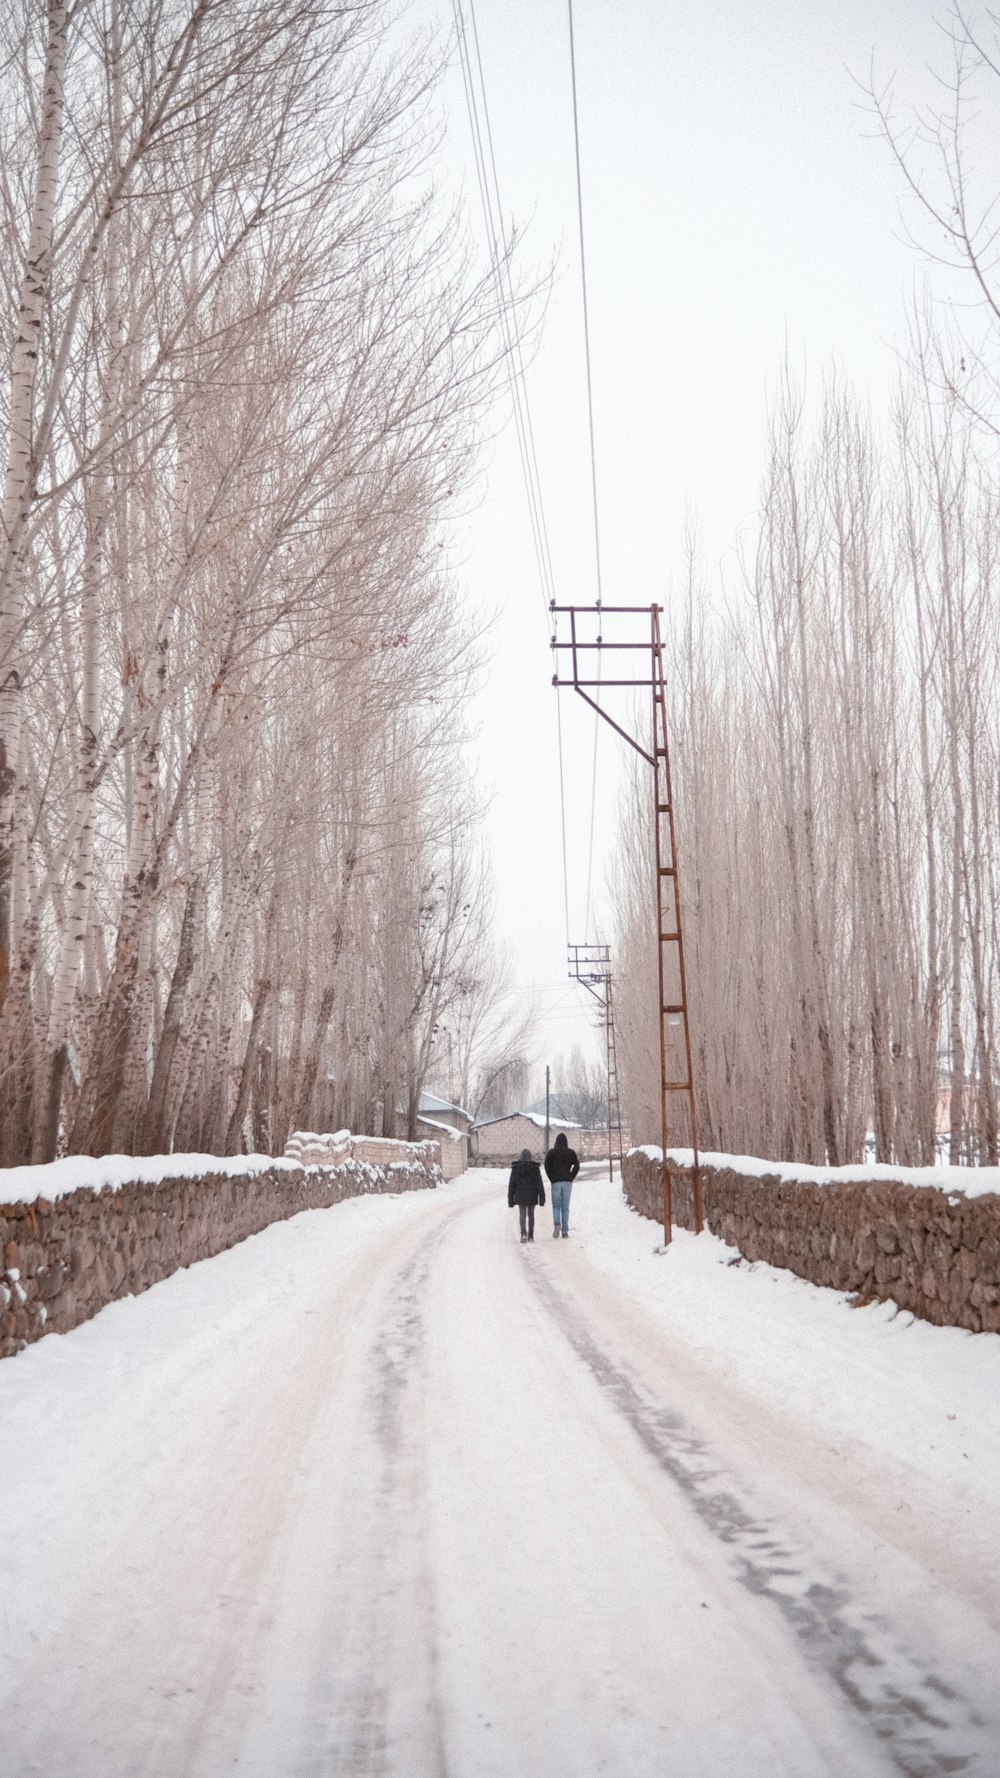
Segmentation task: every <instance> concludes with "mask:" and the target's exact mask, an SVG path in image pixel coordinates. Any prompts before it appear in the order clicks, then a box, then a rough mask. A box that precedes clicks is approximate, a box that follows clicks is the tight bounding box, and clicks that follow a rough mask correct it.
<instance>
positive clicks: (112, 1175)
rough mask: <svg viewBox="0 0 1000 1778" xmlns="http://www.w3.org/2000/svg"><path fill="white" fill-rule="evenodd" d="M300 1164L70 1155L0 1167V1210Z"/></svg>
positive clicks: (266, 1159)
mask: <svg viewBox="0 0 1000 1778" xmlns="http://www.w3.org/2000/svg"><path fill="white" fill-rule="evenodd" d="M299 1165H300V1163H299V1162H298V1161H289V1160H283V1159H278V1160H275V1159H274V1158H273V1156H271V1155H268V1154H238V1155H217V1154H156V1155H148V1156H136V1155H131V1154H105V1155H101V1157H100V1159H99V1160H95V1158H94V1157H93V1155H88V1154H71V1155H67V1156H66V1157H65V1159H64V1160H61V1161H49V1162H47V1163H46V1164H45V1165H43V1166H40V1167H0V1204H34V1203H36V1202H37V1200H38V1199H39V1198H47V1199H49V1201H50V1202H51V1201H53V1200H54V1199H56V1198H64V1197H67V1196H68V1194H69V1193H70V1192H74V1191H79V1190H80V1189H81V1188H82V1189H84V1190H87V1191H92V1192H101V1191H121V1188H122V1186H123V1185H159V1183H160V1181H161V1180H163V1179H203V1178H204V1177H205V1175H206V1174H209V1173H215V1174H219V1173H228V1174H230V1175H232V1176H234V1177H236V1176H241V1175H247V1174H251V1173H266V1172H268V1171H269V1169H270V1168H272V1167H285V1168H288V1169H289V1170H291V1171H297V1170H298V1168H299Z"/></svg>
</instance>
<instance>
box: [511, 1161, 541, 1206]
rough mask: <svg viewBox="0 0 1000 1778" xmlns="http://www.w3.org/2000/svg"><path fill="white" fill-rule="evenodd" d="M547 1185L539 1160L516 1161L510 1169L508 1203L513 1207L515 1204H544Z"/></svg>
mask: <svg viewBox="0 0 1000 1778" xmlns="http://www.w3.org/2000/svg"><path fill="white" fill-rule="evenodd" d="M544 1202H545V1187H544V1185H543V1184H542V1171H541V1168H540V1167H539V1165H538V1162H537V1161H515V1162H514V1165H513V1166H512V1168H511V1170H510V1179H509V1181H508V1183H507V1203H508V1205H509V1206H510V1208H511V1209H513V1208H514V1205H515V1204H544Z"/></svg>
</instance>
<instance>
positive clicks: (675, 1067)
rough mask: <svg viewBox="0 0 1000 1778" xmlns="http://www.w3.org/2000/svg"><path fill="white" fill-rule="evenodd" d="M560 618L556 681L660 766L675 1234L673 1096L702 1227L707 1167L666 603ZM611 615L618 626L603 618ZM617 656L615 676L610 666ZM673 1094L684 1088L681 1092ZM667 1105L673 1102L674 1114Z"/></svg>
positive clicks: (658, 831)
mask: <svg viewBox="0 0 1000 1778" xmlns="http://www.w3.org/2000/svg"><path fill="white" fill-rule="evenodd" d="M549 609H550V611H551V612H552V615H553V619H554V620H556V621H558V618H559V617H560V616H562V615H565V616H568V618H569V627H570V634H569V640H568V641H560V640H559V638H558V636H557V635H553V637H552V648H553V652H554V653H555V657H556V666H557V668H558V665H559V659H560V654H566V653H568V654H569V657H570V658H569V666H570V669H571V671H570V675H569V676H568V677H563V676H561V675H560V674H559V672H558V671H557V672H556V673H555V674H554V676H553V680H552V683H553V685H555V686H557V687H558V686H563V685H568V686H572V688H573V690H574V691H576V692H579V694H580V696H581V697H582V698H583V700H584V702H585V703H587V704H589V705H590V707H591V709H592V710H595V711H596V712H597V714H598V716H600V717H602V718H603V720H604V721H605V722H607V723H610V725H611V727H612V728H613V729H614V730H615V732H616V734H619V735H620V736H621V738H622V740H623V741H627V742H628V744H629V746H630V747H633V748H634V749H635V751H636V752H637V753H638V754H639V756H640V758H642V759H644V760H645V761H646V764H647V765H649V766H651V767H652V768H653V823H654V833H655V839H656V931H657V955H658V963H659V967H658V989H659V994H658V1006H659V1013H658V1018H657V1024H658V1027H659V1034H660V1144H661V1149H662V1154H663V1163H662V1166H663V1174H662V1180H663V1240H664V1244H665V1245H666V1244H667V1243H669V1241H670V1236H671V1227H672V1222H673V1214H672V1211H673V1206H672V1201H671V1190H670V1171H669V1168H668V1166H667V1139H668V1134H670V1133H672V1126H673V1110H672V1107H673V1105H674V1104H680V1105H681V1106H682V1107H683V1106H684V1105H685V1104H686V1109H687V1123H688V1132H687V1133H688V1135H689V1140H690V1147H691V1150H692V1170H691V1186H692V1198H693V1207H694V1226H695V1232H696V1233H700V1231H701V1227H702V1213H701V1169H700V1167H699V1163H698V1125H697V1119H696V1116H695V1102H694V1079H693V1071H692V1061H691V1030H690V1024H689V1021H688V1005H687V980H686V976H685V971H684V939H683V935H682V932H681V896H680V882H679V878H678V875H677V835H676V830H675V827H674V807H673V789H672V786H671V781H670V749H669V744H668V739H667V689H666V677H665V674H664V669H663V639H662V636H661V634H660V612H661V607H660V606H659V605H604V604H602V602H601V601H600V600H598V602H597V603H596V604H595V605H557V604H556V602H555V600H553V601H552V603H551V605H550V607H549ZM609 621H610V630H611V634H610V635H609V636H608V637H607V638H605V635H604V626H605V624H606V623H609ZM606 656H610V658H611V660H612V662H613V663H614V666H613V667H612V668H611V669H610V677H609V674H608V673H607V672H604V671H603V667H604V659H605V657H606ZM616 691H631V692H633V693H634V692H635V691H640V692H641V691H645V692H647V693H649V694H650V697H651V703H652V730H651V739H650V742H649V744H648V745H647V744H645V743H644V742H643V741H642V740H641V739H640V738H639V737H638V736H637V735H635V734H633V733H631V732H630V729H629V728H627V727H625V726H623V724H624V723H625V722H628V721H631V717H630V716H628V715H625V716H623V721H622V722H618V721H616V720H615V718H614V717H613V716H612V715H610V713H609V712H608V711H607V710H606V709H603V708H602V707H601V705H600V703H598V701H597V697H595V696H594V693H595V692H596V693H597V694H598V695H600V694H604V693H608V692H612V693H614V692H616ZM672 1095H677V1097H676V1099H675V1098H673V1097H672ZM668 1106H670V1107H671V1110H670V1112H669V1114H668Z"/></svg>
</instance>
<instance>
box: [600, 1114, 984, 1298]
mask: <svg viewBox="0 0 1000 1778" xmlns="http://www.w3.org/2000/svg"><path fill="white" fill-rule="evenodd" d="M690 1162H691V1151H690V1150H686V1151H685V1150H683V1149H679V1150H676V1151H673V1150H671V1151H668V1164H669V1166H670V1172H671V1182H672V1189H671V1197H672V1205H673V1217H674V1221H675V1223H679V1224H680V1225H681V1226H682V1227H684V1228H691V1227H692V1225H693V1216H692V1204H691V1173H690ZM701 1177H702V1201H703V1207H704V1214H705V1221H706V1223H707V1224H708V1226H709V1228H710V1229H711V1230H712V1233H713V1234H715V1235H718V1236H719V1237H720V1238H721V1239H722V1240H723V1241H725V1242H726V1243H727V1244H728V1245H729V1246H731V1247H736V1248H738V1249H739V1251H740V1253H741V1254H742V1255H743V1257H744V1258H745V1259H748V1260H764V1261H766V1262H767V1264H768V1265H772V1266H785V1267H786V1268H787V1269H788V1270H789V1271H791V1272H795V1273H796V1274H797V1275H798V1277H800V1278H808V1279H809V1281H810V1282H811V1283H813V1284H823V1285H828V1286H831V1287H832V1288H833V1289H834V1290H846V1291H852V1292H856V1293H857V1297H858V1300H859V1302H874V1301H879V1302H889V1301H892V1302H895V1303H898V1304H899V1307H900V1308H901V1309H909V1310H911V1311H912V1313H913V1314H914V1315H919V1316H920V1317H921V1318H922V1319H923V1320H925V1321H933V1322H936V1323H937V1324H938V1325H939V1326H948V1327H965V1328H969V1329H970V1330H971V1331H972V1332H973V1333H980V1332H986V1333H1000V1171H998V1169H996V1168H975V1169H974V1168H965V1167H921V1168H916V1167H914V1168H898V1169H897V1168H890V1167H828V1168H820V1167H796V1166H793V1165H790V1164H787V1163H778V1162H774V1161H758V1160H754V1159H752V1158H751V1157H748V1156H735V1155H717V1154H716V1155H704V1156H702V1165H701ZM623 1184H624V1191H625V1196H626V1198H627V1199H628V1202H629V1203H630V1204H631V1205H632V1208H633V1209H634V1210H638V1211H639V1213H640V1215H642V1216H648V1217H650V1218H652V1220H653V1221H655V1222H659V1221H660V1220H661V1219H662V1214H663V1199H662V1191H661V1179H660V1150H659V1149H658V1148H636V1149H632V1150H631V1151H630V1153H629V1154H628V1155H627V1156H626V1160H625V1174H624V1181H623Z"/></svg>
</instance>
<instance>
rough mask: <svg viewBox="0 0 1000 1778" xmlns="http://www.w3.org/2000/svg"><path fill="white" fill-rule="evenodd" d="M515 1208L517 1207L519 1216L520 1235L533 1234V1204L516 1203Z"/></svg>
mask: <svg viewBox="0 0 1000 1778" xmlns="http://www.w3.org/2000/svg"><path fill="white" fill-rule="evenodd" d="M517 1209H518V1214H519V1216H520V1218H521V1233H522V1235H525V1234H527V1235H532V1236H533V1235H534V1233H535V1206H534V1204H518V1206H517Z"/></svg>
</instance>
